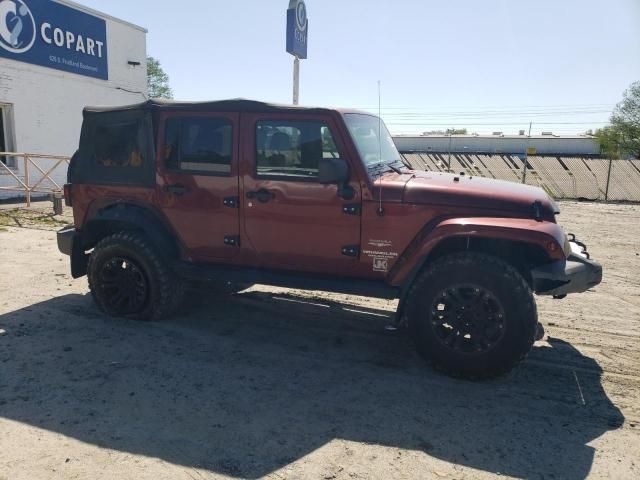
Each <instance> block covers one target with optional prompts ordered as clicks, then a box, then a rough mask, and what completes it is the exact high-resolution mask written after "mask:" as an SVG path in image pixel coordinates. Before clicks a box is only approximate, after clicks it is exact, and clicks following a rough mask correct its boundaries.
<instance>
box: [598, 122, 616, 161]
mask: <svg viewBox="0 0 640 480" xmlns="http://www.w3.org/2000/svg"><path fill="white" fill-rule="evenodd" d="M594 136H595V137H596V139H597V140H598V143H599V144H600V154H601V155H602V156H603V157H605V158H618V155H620V132H618V129H617V128H615V127H613V126H611V125H607V126H606V127H604V128H598V129H597V130H596V133H595V134H594Z"/></svg>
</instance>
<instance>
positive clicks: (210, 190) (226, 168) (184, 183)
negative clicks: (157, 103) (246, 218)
mask: <svg viewBox="0 0 640 480" xmlns="http://www.w3.org/2000/svg"><path fill="white" fill-rule="evenodd" d="M238 121H239V114H237V113H218V112H216V113H164V114H162V115H161V117H160V119H159V128H158V136H159V148H158V161H159V163H160V164H159V166H158V171H159V178H158V187H157V196H158V199H159V204H160V208H161V209H162V211H163V212H164V214H165V215H166V217H167V218H168V220H169V222H170V223H171V224H172V226H173V228H174V229H175V231H176V232H177V234H178V236H179V237H180V239H181V241H182V243H183V245H184V247H185V248H186V250H187V252H188V253H189V255H190V257H191V259H192V260H199V261H207V260H210V261H216V260H220V259H229V258H231V257H233V256H234V255H235V254H236V253H237V252H238V248H237V246H236V242H238V238H239V228H240V225H239V214H238V212H239V209H238V139H239V133H238V130H239V125H238Z"/></svg>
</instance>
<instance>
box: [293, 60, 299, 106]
mask: <svg viewBox="0 0 640 480" xmlns="http://www.w3.org/2000/svg"><path fill="white" fill-rule="evenodd" d="M299 100H300V59H299V58H298V56H297V55H296V56H294V57H293V104H294V105H298V102H299Z"/></svg>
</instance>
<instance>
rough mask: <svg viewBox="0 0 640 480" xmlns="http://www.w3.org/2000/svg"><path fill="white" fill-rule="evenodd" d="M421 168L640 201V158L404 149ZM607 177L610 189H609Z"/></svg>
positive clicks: (552, 191) (561, 193)
mask: <svg viewBox="0 0 640 480" xmlns="http://www.w3.org/2000/svg"><path fill="white" fill-rule="evenodd" d="M402 156H403V157H404V158H405V159H406V160H407V161H408V162H409V163H410V164H411V165H412V166H413V168H415V169H419V170H433V171H441V172H446V171H448V170H449V169H448V162H449V159H450V162H451V168H450V171H452V172H454V173H460V172H465V174H466V175H473V176H482V177H487V178H496V179H499V180H507V181H510V182H522V181H523V177H524V178H525V181H526V183H527V184H529V185H535V186H539V187H542V188H544V189H545V190H546V191H547V192H548V193H549V195H551V196H553V197H554V198H558V199H586V200H614V201H629V202H640V160H608V159H604V158H592V157H555V156H530V157H528V165H529V167H528V168H527V174H526V176H525V175H524V166H525V162H524V160H523V159H521V158H520V157H518V156H515V155H478V154H459V153H452V154H451V155H450V156H449V154H447V153H431V152H430V153H419V152H410V153H403V154H402ZM607 181H608V189H607Z"/></svg>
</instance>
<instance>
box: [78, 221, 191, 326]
mask: <svg viewBox="0 0 640 480" xmlns="http://www.w3.org/2000/svg"><path fill="white" fill-rule="evenodd" d="M114 258H117V259H120V258H122V259H125V260H126V261H130V262H132V264H134V265H136V267H137V269H138V271H139V272H141V274H142V275H141V276H142V277H143V278H144V281H146V286H147V287H146V292H147V293H146V295H145V298H144V301H142V300H141V301H140V303H141V305H140V307H139V308H136V309H135V311H127V312H125V313H122V312H121V311H118V310H117V309H116V308H113V307H112V306H111V305H110V302H109V295H110V293H109V290H108V289H106V288H104V282H101V271H102V269H104V268H105V264H107V262H109V261H113V259H114ZM87 277H88V280H89V289H90V291H91V295H92V296H93V299H94V301H95V303H96V305H97V306H98V307H99V308H100V310H102V311H103V312H105V313H106V314H108V315H111V316H120V317H125V318H131V319H136V320H160V319H162V318H165V317H167V316H169V315H171V314H172V313H173V312H175V311H176V310H177V309H178V308H179V307H180V305H181V303H182V299H183V297H184V291H185V287H184V282H183V281H181V280H180V279H179V278H178V277H177V276H176V275H175V274H174V273H173V271H172V270H171V269H170V268H169V266H168V264H167V261H166V260H165V258H164V257H163V256H162V255H161V254H160V253H159V252H158V250H157V248H156V247H155V246H154V245H153V244H152V243H151V242H150V241H149V240H148V238H147V237H145V236H144V235H143V234H140V233H136V232H126V231H123V232H119V233H116V234H113V235H110V236H108V237H105V238H104V239H102V240H101V241H100V242H99V243H98V244H97V245H96V246H95V248H94V249H93V252H92V253H91V256H90V257H89V263H88V266H87Z"/></svg>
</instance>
